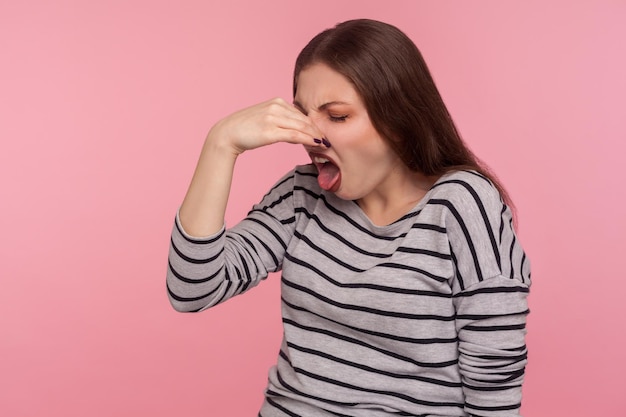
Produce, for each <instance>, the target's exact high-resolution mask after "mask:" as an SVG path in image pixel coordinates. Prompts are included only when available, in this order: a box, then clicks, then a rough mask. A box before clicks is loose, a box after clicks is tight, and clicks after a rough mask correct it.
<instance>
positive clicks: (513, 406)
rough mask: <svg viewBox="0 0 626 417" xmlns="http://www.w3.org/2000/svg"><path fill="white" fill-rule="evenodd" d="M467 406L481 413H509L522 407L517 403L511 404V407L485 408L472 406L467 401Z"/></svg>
mask: <svg viewBox="0 0 626 417" xmlns="http://www.w3.org/2000/svg"><path fill="white" fill-rule="evenodd" d="M465 406H466V407H468V408H473V409H474V410H480V411H507V410H517V409H518V408H520V407H521V406H522V405H521V404H520V403H517V404H511V405H501V406H498V407H483V406H478V405H474V404H470V403H468V402H467V401H465Z"/></svg>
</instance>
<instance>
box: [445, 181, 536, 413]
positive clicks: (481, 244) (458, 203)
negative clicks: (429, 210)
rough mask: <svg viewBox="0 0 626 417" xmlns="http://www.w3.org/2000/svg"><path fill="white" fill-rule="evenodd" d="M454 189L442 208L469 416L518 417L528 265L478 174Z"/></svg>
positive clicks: (494, 195) (505, 215)
mask: <svg viewBox="0 0 626 417" xmlns="http://www.w3.org/2000/svg"><path fill="white" fill-rule="evenodd" d="M449 183H453V184H454V186H455V188H456V189H457V192H455V193H454V194H453V196H451V198H450V199H449V200H448V201H447V202H446V203H445V204H446V205H447V206H448V207H447V209H448V210H447V213H446V228H447V233H448V236H449V242H450V249H451V254H452V259H453V262H454V266H455V277H454V280H453V282H452V288H453V294H454V299H453V300H454V305H455V309H456V326H457V331H458V335H459V353H460V357H459V367H460V371H461V376H462V383H463V391H464V396H465V411H466V412H467V413H468V414H469V415H471V416H485V417H487V416H489V417H495V416H498V417H512V416H519V409H520V407H521V391H522V382H523V378H524V368H525V365H526V362H527V349H526V344H525V334H526V316H527V314H528V305H527V296H528V292H529V286H530V265H529V262H528V259H527V258H526V255H525V253H524V251H523V249H522V247H521V246H520V244H519V240H518V239H517V238H516V236H515V232H514V230H513V227H512V218H511V212H510V210H509V209H508V207H507V206H506V205H505V204H504V203H503V202H502V200H501V198H500V195H499V193H498V192H497V190H496V189H495V188H494V187H493V186H492V184H491V183H490V182H489V181H487V180H486V179H485V178H483V177H480V176H479V175H477V174H472V175H471V176H469V177H468V178H466V179H464V180H450V181H449ZM451 185H452V184H451Z"/></svg>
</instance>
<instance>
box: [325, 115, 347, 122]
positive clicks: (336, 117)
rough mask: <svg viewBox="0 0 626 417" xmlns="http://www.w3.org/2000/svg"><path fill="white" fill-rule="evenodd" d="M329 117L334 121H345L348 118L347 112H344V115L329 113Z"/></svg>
mask: <svg viewBox="0 0 626 417" xmlns="http://www.w3.org/2000/svg"><path fill="white" fill-rule="evenodd" d="M328 118H329V119H330V120H331V121H332V122H345V121H346V119H347V118H348V115H347V114H344V115H342V116H333V115H329V116H328Z"/></svg>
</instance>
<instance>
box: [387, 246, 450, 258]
mask: <svg viewBox="0 0 626 417" xmlns="http://www.w3.org/2000/svg"><path fill="white" fill-rule="evenodd" d="M396 251H397V252H403V253H413V254H419V255H426V256H432V257H434V258H439V259H445V260H446V261H449V260H450V259H451V256H450V255H449V254H447V253H439V252H436V251H433V250H429V249H420V248H408V247H406V246H400V247H399V248H398V249H396Z"/></svg>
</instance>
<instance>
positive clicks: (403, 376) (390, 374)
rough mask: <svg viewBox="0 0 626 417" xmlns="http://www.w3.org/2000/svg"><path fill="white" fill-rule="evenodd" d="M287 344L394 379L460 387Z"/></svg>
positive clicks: (449, 382)
mask: <svg viewBox="0 0 626 417" xmlns="http://www.w3.org/2000/svg"><path fill="white" fill-rule="evenodd" d="M287 346H289V347H290V348H292V349H295V350H299V351H300V352H304V353H308V354H310V355H314V356H319V357H322V358H324V359H327V360H329V361H332V362H337V363H340V364H342V365H347V366H351V367H353V368H358V369H361V370H363V371H367V372H371V373H374V374H377V375H384V376H388V377H390V378H394V379H409V380H415V381H420V382H426V383H428V384H434V385H440V386H444V387H455V388H460V387H461V382H452V381H442V380H439V379H435V378H428V377H424V376H419V375H415V374H399V373H395V372H389V371H384V370H382V369H376V368H372V367H371V366H367V365H363V364H360V363H356V362H352V361H349V360H346V359H343V358H339V357H337V356H334V355H330V354H328V353H325V352H322V351H319V350H316V349H311V348H307V347H304V346H299V345H296V344H295V343H290V342H288V343H287Z"/></svg>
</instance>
